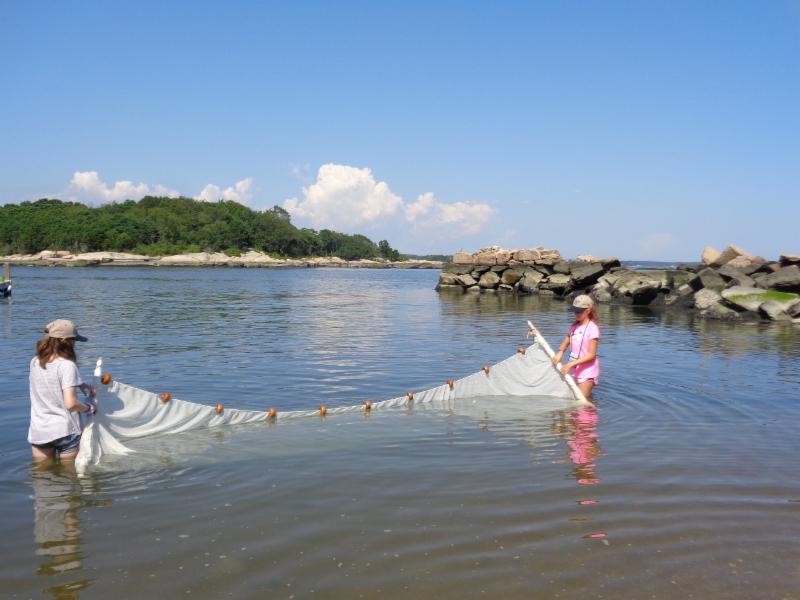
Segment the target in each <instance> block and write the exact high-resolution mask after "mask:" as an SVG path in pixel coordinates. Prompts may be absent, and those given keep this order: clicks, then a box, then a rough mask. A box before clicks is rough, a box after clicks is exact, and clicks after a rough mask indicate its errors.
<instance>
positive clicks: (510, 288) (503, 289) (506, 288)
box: [497, 283, 514, 293]
mask: <svg viewBox="0 0 800 600" xmlns="http://www.w3.org/2000/svg"><path fill="white" fill-rule="evenodd" d="M497 291H498V292H508V293H511V292H513V291H514V287H513V286H511V285H508V284H506V283H501V284H500V285H498V286H497Z"/></svg>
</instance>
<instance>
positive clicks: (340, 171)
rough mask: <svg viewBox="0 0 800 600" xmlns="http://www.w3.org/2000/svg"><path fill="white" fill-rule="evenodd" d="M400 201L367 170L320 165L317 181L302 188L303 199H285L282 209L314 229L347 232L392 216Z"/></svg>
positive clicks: (401, 203) (344, 166) (384, 184)
mask: <svg viewBox="0 0 800 600" xmlns="http://www.w3.org/2000/svg"><path fill="white" fill-rule="evenodd" d="M402 205H403V200H402V199H401V198H400V197H399V196H397V195H395V194H393V193H392V191H391V190H390V189H389V186H388V185H387V184H386V182H384V181H378V182H376V181H375V178H374V177H373V176H372V171H371V170H370V169H359V168H356V167H350V166H347V165H335V164H327V165H322V166H321V167H320V168H319V171H318V173H317V181H316V182H315V183H313V184H312V185H310V186H309V187H304V188H303V199H302V200H298V199H297V198H289V199H288V200H286V201H285V202H284V203H283V207H284V208H285V209H286V210H287V211H289V213H290V214H291V215H292V216H293V217H296V218H298V219H305V220H307V221H309V222H311V224H312V225H313V226H314V227H331V228H334V229H336V228H345V229H349V228H351V227H355V226H361V225H372V224H374V223H376V222H379V221H381V220H383V219H385V218H387V217H390V216H392V215H393V214H394V213H395V212H397V210H398V209H399V208H401V207H402Z"/></svg>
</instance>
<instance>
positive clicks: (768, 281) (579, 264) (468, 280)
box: [436, 245, 800, 323]
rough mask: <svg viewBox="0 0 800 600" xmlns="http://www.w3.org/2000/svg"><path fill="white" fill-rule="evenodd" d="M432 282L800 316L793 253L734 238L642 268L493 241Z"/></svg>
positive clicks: (719, 314) (799, 263) (719, 313)
mask: <svg viewBox="0 0 800 600" xmlns="http://www.w3.org/2000/svg"><path fill="white" fill-rule="evenodd" d="M436 289H437V290H439V291H441V292H447V291H450V292H456V293H470V292H472V293H517V294H541V295H551V296H557V297H560V298H564V299H567V300H571V299H572V298H574V297H575V296H576V295H578V294H589V295H590V296H592V297H593V298H594V299H595V301H597V302H598V303H612V304H627V305H635V306H649V307H650V308H653V309H658V310H694V311H696V312H697V314H699V315H700V316H703V317H709V318H717V319H729V320H742V319H768V320H772V321H793V322H795V323H800V256H798V255H796V254H783V255H781V256H780V259H779V260H777V261H769V260H766V259H764V258H762V257H760V256H752V255H751V254H749V253H748V252H746V251H745V250H743V249H741V248H739V247H737V246H733V245H731V246H727V247H726V248H725V249H724V250H722V251H718V250H716V249H714V248H710V247H709V248H705V249H704V250H703V252H702V256H701V260H700V262H699V263H697V264H687V265H678V266H677V267H676V268H674V269H648V270H631V269H628V268H625V267H623V266H622V265H621V263H620V261H619V260H618V259H617V258H596V257H593V256H579V257H577V258H575V259H574V260H566V259H564V258H563V257H562V256H561V253H560V252H559V251H558V250H554V249H548V248H542V247H537V248H525V249H519V250H506V249H503V248H500V247H497V246H492V247H489V248H482V249H481V250H479V251H478V252H474V253H472V254H469V253H466V252H457V253H456V254H455V255H454V256H453V261H452V262H451V263H447V264H445V265H444V266H443V267H442V273H441V275H440V276H439V283H438V285H437V286H436Z"/></svg>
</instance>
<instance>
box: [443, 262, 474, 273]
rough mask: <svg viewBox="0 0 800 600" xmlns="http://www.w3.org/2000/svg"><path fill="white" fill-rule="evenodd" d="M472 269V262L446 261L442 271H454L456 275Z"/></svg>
mask: <svg viewBox="0 0 800 600" xmlns="http://www.w3.org/2000/svg"><path fill="white" fill-rule="evenodd" d="M471 270H472V263H469V264H466V263H457V264H456V263H446V264H444V265H442V273H453V274H454V275H463V274H464V273H469V272H470V271H471Z"/></svg>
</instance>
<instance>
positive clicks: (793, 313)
mask: <svg viewBox="0 0 800 600" xmlns="http://www.w3.org/2000/svg"><path fill="white" fill-rule="evenodd" d="M786 314H787V315H789V316H790V317H792V318H793V319H797V318H800V300H798V301H797V302H795V303H793V304H789V305H788V306H787V307H786Z"/></svg>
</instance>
